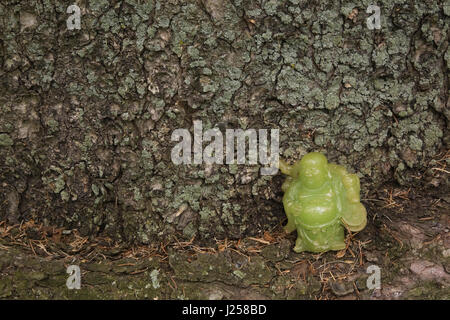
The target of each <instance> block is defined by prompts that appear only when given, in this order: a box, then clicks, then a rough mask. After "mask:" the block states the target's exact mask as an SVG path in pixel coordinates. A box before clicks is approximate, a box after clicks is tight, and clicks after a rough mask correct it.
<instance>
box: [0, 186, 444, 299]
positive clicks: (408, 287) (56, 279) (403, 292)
mask: <svg viewBox="0 0 450 320" xmlns="http://www.w3.org/2000/svg"><path fill="white" fill-rule="evenodd" d="M363 203H364V204H365V205H366V207H367V211H368V216H369V222H368V225H367V227H366V228H365V229H364V230H363V231H361V232H360V233H358V234H348V237H347V244H348V246H347V248H346V249H345V250H343V251H339V252H327V253H323V254H311V253H301V254H297V253H295V252H293V250H292V248H293V245H294V241H295V237H296V235H295V233H294V234H291V235H285V234H284V233H283V232H282V229H281V224H280V225H279V226H277V227H276V228H275V229H274V230H267V231H265V232H264V233H263V234H261V236H260V237H250V238H245V239H240V240H217V241H216V244H215V245H213V246H211V247H202V246H199V245H197V244H196V241H195V239H192V240H191V241H189V242H179V241H177V240H176V238H174V241H172V242H170V243H158V244H154V245H153V246H132V247H130V246H127V245H125V244H117V243H112V241H111V240H110V239H107V238H90V239H89V238H85V237H81V236H80V235H79V233H78V232H77V230H64V229H58V228H50V227H44V226H42V225H37V224H35V223H34V222H33V221H29V222H27V223H22V224H21V225H7V224H6V223H5V222H1V223H0V298H2V299H156V300H157V299H282V300H283V299H449V298H450V286H449V284H450V233H449V226H450V224H449V215H448V213H449V212H450V210H449V209H450V196H449V193H448V190H442V189H441V190H422V191H421V192H417V191H414V190H411V189H399V188H396V187H387V188H386V189H382V190H379V191H378V192H377V193H375V194H373V195H371V196H366V197H364V196H363ZM69 265H78V266H79V267H80V269H81V289H79V290H69V289H68V288H67V286H66V280H67V278H68V277H69V275H68V274H67V273H66V270H67V267H68V266H69ZM370 265H376V266H378V267H379V268H380V270H381V289H368V288H367V278H368V277H369V276H370V274H369V273H367V272H366V271H367V268H368V267H369V266H370Z"/></svg>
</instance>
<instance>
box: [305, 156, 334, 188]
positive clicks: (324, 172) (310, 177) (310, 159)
mask: <svg viewBox="0 0 450 320" xmlns="http://www.w3.org/2000/svg"><path fill="white" fill-rule="evenodd" d="M298 175H299V178H300V181H301V183H302V184H303V185H305V186H306V187H307V188H308V189H317V188H320V187H321V186H322V185H323V184H324V183H325V182H326V181H327V180H328V162H327V158H326V157H325V156H324V155H323V154H321V153H318V152H312V153H308V154H307V155H305V156H304V157H303V158H302V160H301V161H300V164H299V168H298Z"/></svg>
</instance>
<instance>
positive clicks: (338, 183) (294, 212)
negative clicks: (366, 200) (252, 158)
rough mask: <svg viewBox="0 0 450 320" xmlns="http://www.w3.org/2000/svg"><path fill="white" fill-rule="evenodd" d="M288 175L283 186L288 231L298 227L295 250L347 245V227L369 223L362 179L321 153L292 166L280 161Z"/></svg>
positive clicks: (307, 156)
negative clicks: (363, 198) (362, 198)
mask: <svg viewBox="0 0 450 320" xmlns="http://www.w3.org/2000/svg"><path fill="white" fill-rule="evenodd" d="M280 170H281V172H282V173H284V174H286V175H287V176H288V177H287V178H286V181H285V182H284V183H283V185H282V187H281V188H282V190H283V192H284V196H283V205H284V210H285V212H286V216H287V218H288V222H287V225H286V226H285V227H284V228H285V231H286V232H287V233H291V232H292V231H294V230H297V241H296V243H295V247H294V251H295V252H302V251H310V252H325V251H329V250H342V249H344V248H345V246H346V245H345V237H344V227H346V228H348V229H349V230H350V231H354V232H357V231H361V230H362V229H364V227H365V226H366V224H367V213H366V209H365V208H364V206H363V205H362V204H361V202H360V198H359V192H360V185H359V178H358V176H357V175H356V174H350V173H348V172H347V170H346V169H345V168H344V167H342V166H340V165H336V164H333V163H328V161H327V158H326V157H325V156H324V155H323V154H321V153H318V152H311V153H308V154H307V155H305V156H304V157H303V158H302V159H301V160H300V161H297V162H296V163H295V164H293V165H291V166H290V165H288V164H286V163H285V162H284V161H282V160H280Z"/></svg>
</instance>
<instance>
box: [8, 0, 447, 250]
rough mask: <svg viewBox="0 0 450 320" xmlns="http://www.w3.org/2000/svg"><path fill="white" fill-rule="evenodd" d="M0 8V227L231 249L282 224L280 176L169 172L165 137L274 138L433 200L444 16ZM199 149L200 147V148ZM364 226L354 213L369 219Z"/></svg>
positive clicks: (438, 180) (408, 7)
mask: <svg viewBox="0 0 450 320" xmlns="http://www.w3.org/2000/svg"><path fill="white" fill-rule="evenodd" d="M72 2H73V1H35V0H30V1H22V2H20V3H19V2H18V1H2V3H1V4H0V27H1V30H2V32H1V33H0V40H1V42H0V64H1V65H2V69H1V71H0V79H1V81H0V93H1V94H0V105H1V109H0V220H8V221H9V222H10V223H18V222H20V221H23V220H29V219H33V220H35V221H37V222H42V223H44V224H49V225H58V226H61V227H65V228H69V229H70V228H76V229H79V230H80V231H81V232H82V233H83V234H86V235H87V234H89V235H98V234H102V235H107V236H109V237H111V238H114V239H116V240H125V241H130V242H140V243H150V242H160V241H165V240H167V239H168V238H169V237H170V236H172V235H176V236H177V237H178V238H179V239H181V238H185V239H191V238H192V237H194V236H195V237H196V239H198V240H202V241H204V242H208V241H212V240H213V239H214V238H218V239H223V238H226V237H228V238H239V237H242V236H248V235H255V234H257V233H260V232H263V231H265V230H270V229H271V228H274V227H276V226H277V225H278V224H280V223H281V221H282V220H283V218H284V211H283V207H282V203H281V196H282V193H281V182H282V180H283V177H282V175H281V173H278V174H277V175H274V176H262V175H261V174H260V170H259V169H260V166H258V165H256V166H255V165H253V166H252V165H227V164H223V165H219V164H214V165H194V164H192V165H175V164H174V163H173V162H172V160H171V156H170V155H171V150H172V148H173V146H174V145H175V144H176V143H177V142H174V141H171V134H172V132H173V131H174V130H175V129H182V128H185V129H189V130H190V132H191V133H192V130H193V121H194V120H201V121H202V123H203V127H204V129H205V130H206V129H209V128H214V127H217V128H219V129H220V130H221V131H222V133H223V134H225V129H244V130H245V129H248V128H253V129H255V130H258V129H269V130H270V129H279V130H280V153H281V157H282V158H284V159H287V160H288V161H293V160H296V159H298V158H300V157H301V156H302V155H304V154H306V153H307V152H309V151H321V152H324V153H325V154H326V155H327V157H328V159H329V160H330V161H332V162H336V163H339V164H341V165H344V166H345V167H347V168H348V169H349V170H350V171H353V172H357V173H358V174H359V175H360V178H361V185H362V191H363V193H366V192H368V191H371V190H374V188H377V187H379V186H380V185H382V184H384V183H387V182H391V181H396V182H397V183H400V184H401V185H404V186H406V187H415V186H419V185H421V184H422V183H424V182H425V183H431V184H432V185H434V186H439V187H443V188H448V175H446V172H445V169H444V171H442V170H438V169H439V168H440V166H442V165H443V163H444V164H445V161H447V163H448V161H449V160H448V154H447V160H446V159H445V153H446V151H447V150H448V146H449V143H450V141H449V131H448V128H449V116H450V111H449V108H448V99H449V95H448V80H449V79H448V71H449V70H448V69H449V67H450V50H449V48H448V39H449V37H448V29H449V15H450V6H449V2H448V1H408V2H407V3H405V2H404V1H378V3H379V5H380V8H381V29H379V30H369V29H368V27H367V25H366V20H367V18H368V17H369V16H370V15H371V13H366V9H367V6H368V5H369V4H370V3H369V2H367V1H354V2H352V3H347V2H345V3H344V2H341V1H335V3H334V4H331V3H330V1H322V0H316V1H305V0H289V1H275V0H270V1H262V0H261V1H256V0H249V1H241V0H228V1H227V0H224V1H219V0H201V1H200V0H198V1H177V0H164V1H138V0H134V1H133V0H127V1H106V0H95V1H86V0H85V1H76V4H77V5H78V6H79V7H80V9H81V29H79V30H78V29H74V30H69V29H68V28H67V23H66V22H67V19H69V17H70V16H71V14H69V13H67V11H66V10H67V8H68V7H69V6H70V5H72V4H73V3H72ZM204 146H205V144H204ZM369 214H370V213H369Z"/></svg>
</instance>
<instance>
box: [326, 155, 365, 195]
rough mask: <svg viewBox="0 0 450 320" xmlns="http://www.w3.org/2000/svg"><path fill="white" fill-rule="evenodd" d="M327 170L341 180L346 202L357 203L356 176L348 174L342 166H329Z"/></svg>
mask: <svg viewBox="0 0 450 320" xmlns="http://www.w3.org/2000/svg"><path fill="white" fill-rule="evenodd" d="M329 168H330V170H331V171H332V172H333V173H334V175H336V176H338V177H339V178H340V179H341V181H342V184H343V186H344V188H345V191H346V197H347V200H348V201H349V202H350V203H359V201H360V198H359V192H360V184H359V177H358V176H357V175H356V174H352V173H348V172H347V170H346V169H345V168H344V167H343V166H340V165H337V164H330V165H329Z"/></svg>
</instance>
